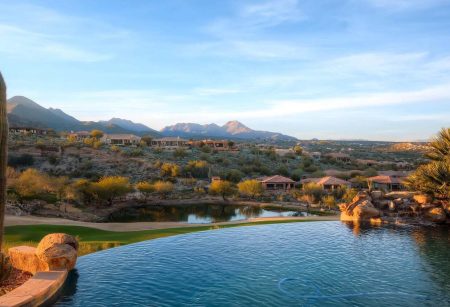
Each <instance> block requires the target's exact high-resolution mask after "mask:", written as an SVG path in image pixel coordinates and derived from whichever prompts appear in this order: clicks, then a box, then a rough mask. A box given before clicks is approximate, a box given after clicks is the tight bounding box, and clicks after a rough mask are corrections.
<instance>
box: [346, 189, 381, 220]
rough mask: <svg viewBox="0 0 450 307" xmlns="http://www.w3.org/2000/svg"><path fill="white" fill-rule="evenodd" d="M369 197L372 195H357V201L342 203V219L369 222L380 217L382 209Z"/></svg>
mask: <svg viewBox="0 0 450 307" xmlns="http://www.w3.org/2000/svg"><path fill="white" fill-rule="evenodd" d="M369 199H370V197H365V196H364V195H360V197H355V198H354V200H355V201H354V202H352V203H350V204H341V205H340V206H339V209H340V210H341V217H340V219H341V221H352V222H369V221H371V220H372V219H374V218H378V217H379V216H380V211H379V210H378V209H376V208H375V207H374V206H373V204H372V202H371V201H370V200H369Z"/></svg>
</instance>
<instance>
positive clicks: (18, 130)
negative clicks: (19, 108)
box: [9, 127, 50, 135]
mask: <svg viewBox="0 0 450 307" xmlns="http://www.w3.org/2000/svg"><path fill="white" fill-rule="evenodd" d="M49 131H50V130H49V129H41V128H32V127H9V133H10V134H16V135H17V134H27V135H29V134H33V135H47V134H48V133H49Z"/></svg>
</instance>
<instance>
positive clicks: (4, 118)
mask: <svg viewBox="0 0 450 307" xmlns="http://www.w3.org/2000/svg"><path fill="white" fill-rule="evenodd" d="M7 155H8V115H7V113H6V84H5V81H4V80H3V76H2V73H1V72H0V251H1V247H2V244H3V226H4V221H5V206H6V166H7V163H8V158H7Z"/></svg>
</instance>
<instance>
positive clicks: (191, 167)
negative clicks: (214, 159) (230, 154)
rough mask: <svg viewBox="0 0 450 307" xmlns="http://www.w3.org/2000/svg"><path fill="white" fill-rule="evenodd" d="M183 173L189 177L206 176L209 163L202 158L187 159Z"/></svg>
mask: <svg viewBox="0 0 450 307" xmlns="http://www.w3.org/2000/svg"><path fill="white" fill-rule="evenodd" d="M184 173H185V174H186V175H187V176H189V177H194V178H208V174H209V165H208V163H207V162H206V161H203V160H195V161H189V162H188V164H187V165H186V166H185V167H184Z"/></svg>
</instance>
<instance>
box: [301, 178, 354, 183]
mask: <svg viewBox="0 0 450 307" xmlns="http://www.w3.org/2000/svg"><path fill="white" fill-rule="evenodd" d="M301 182H302V183H309V182H314V183H317V184H320V185H349V184H350V182H348V181H346V180H343V179H339V178H336V177H332V176H326V177H322V178H307V179H303V180H302V181H301Z"/></svg>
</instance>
